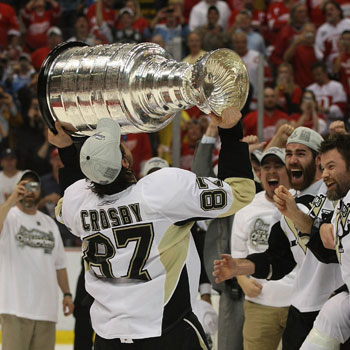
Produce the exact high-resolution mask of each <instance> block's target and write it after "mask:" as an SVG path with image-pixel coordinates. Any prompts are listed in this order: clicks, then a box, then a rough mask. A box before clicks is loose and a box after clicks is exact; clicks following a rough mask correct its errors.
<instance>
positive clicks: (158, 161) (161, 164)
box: [142, 157, 169, 176]
mask: <svg viewBox="0 0 350 350" xmlns="http://www.w3.org/2000/svg"><path fill="white" fill-rule="evenodd" d="M168 167H169V163H168V162H167V161H166V160H165V159H162V158H159V157H153V158H151V159H148V161H147V162H146V163H145V165H144V167H143V171H142V174H143V175H144V176H146V175H147V174H148V173H149V172H150V171H151V170H152V169H162V168H168Z"/></svg>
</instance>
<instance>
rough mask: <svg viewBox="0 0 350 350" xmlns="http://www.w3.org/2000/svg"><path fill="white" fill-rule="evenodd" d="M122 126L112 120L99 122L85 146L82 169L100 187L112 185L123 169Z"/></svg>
mask: <svg viewBox="0 0 350 350" xmlns="http://www.w3.org/2000/svg"><path fill="white" fill-rule="evenodd" d="M120 134H121V132H120V126H119V124H118V123H117V122H116V121H114V120H113V119H110V118H103V119H100V120H99V121H98V122H97V127H96V132H95V133H94V134H93V135H92V136H90V137H89V138H88V139H87V140H86V141H85V142H84V144H83V146H82V148H81V151H80V168H81V171H82V172H83V173H84V175H85V176H86V177H87V178H88V179H90V180H91V181H93V182H96V183H98V184H100V185H107V184H110V183H112V182H113V181H114V180H115V179H116V178H117V176H118V175H119V173H120V170H121V168H122V159H123V157H122V152H121V150H120Z"/></svg>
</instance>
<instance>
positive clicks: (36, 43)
mask: <svg viewBox="0 0 350 350" xmlns="http://www.w3.org/2000/svg"><path fill="white" fill-rule="evenodd" d="M60 15H61V8H60V6H59V5H58V7H55V8H53V9H51V10H48V11H43V12H41V13H39V12H37V11H35V10H30V11H29V10H28V9H27V8H26V7H24V8H23V9H22V10H21V19H22V21H23V23H24V25H25V26H26V28H27V31H26V37H25V41H26V45H27V46H28V48H29V49H30V50H31V51H34V50H36V49H39V48H40V47H44V46H46V45H47V35H46V33H47V31H48V30H49V28H50V27H52V26H54V25H56V24H57V22H58V18H59V17H60Z"/></svg>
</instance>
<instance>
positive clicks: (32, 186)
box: [24, 182, 40, 192]
mask: <svg viewBox="0 0 350 350" xmlns="http://www.w3.org/2000/svg"><path fill="white" fill-rule="evenodd" d="M24 187H25V189H26V190H27V192H36V191H39V189H40V185H39V182H27V183H26V184H25V185H24Z"/></svg>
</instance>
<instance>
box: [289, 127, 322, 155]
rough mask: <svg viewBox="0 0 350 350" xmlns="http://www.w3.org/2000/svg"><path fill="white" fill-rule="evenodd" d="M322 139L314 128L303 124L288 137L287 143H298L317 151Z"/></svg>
mask: <svg viewBox="0 0 350 350" xmlns="http://www.w3.org/2000/svg"><path fill="white" fill-rule="evenodd" d="M322 141H323V137H322V136H321V135H320V134H319V133H318V132H316V131H315V130H312V129H310V128H306V127H305V126H299V127H298V128H296V129H295V130H294V131H293V132H292V134H291V135H290V136H289V137H288V139H287V145H288V144H290V143H300V144H302V145H305V146H307V147H309V148H311V149H312V150H314V151H316V152H318V150H319V147H320V145H321V142H322Z"/></svg>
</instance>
